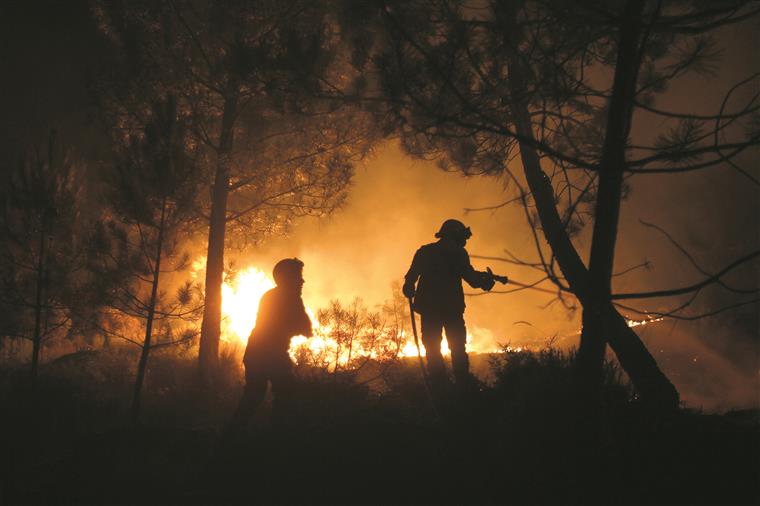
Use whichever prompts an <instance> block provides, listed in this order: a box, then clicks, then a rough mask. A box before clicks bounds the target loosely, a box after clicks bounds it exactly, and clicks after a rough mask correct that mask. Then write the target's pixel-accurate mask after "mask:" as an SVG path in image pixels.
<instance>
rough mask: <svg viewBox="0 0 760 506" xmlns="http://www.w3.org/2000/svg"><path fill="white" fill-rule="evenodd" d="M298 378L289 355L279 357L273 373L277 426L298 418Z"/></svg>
mask: <svg viewBox="0 0 760 506" xmlns="http://www.w3.org/2000/svg"><path fill="white" fill-rule="evenodd" d="M295 385H296V378H295V375H294V374H293V366H292V364H291V362H290V357H289V356H287V354H286V355H285V356H284V357H279V359H278V360H277V361H276V365H275V367H273V371H272V396H273V397H274V399H273V400H272V420H273V423H274V424H275V425H280V426H282V425H284V424H288V423H289V422H292V421H294V420H293V418H295V417H296V416H297V413H296V411H295V406H294V397H295Z"/></svg>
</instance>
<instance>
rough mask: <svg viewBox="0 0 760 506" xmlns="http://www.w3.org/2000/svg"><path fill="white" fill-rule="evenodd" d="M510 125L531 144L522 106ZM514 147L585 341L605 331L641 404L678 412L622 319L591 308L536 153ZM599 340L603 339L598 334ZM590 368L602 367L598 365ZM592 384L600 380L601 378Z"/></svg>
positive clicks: (520, 88) (519, 86) (516, 89)
mask: <svg viewBox="0 0 760 506" xmlns="http://www.w3.org/2000/svg"><path fill="white" fill-rule="evenodd" d="M512 60H513V61H512V62H510V64H509V83H510V87H511V89H512V92H513V96H515V97H520V96H524V90H525V89H526V84H525V79H524V72H523V70H522V68H521V66H520V60H519V57H518V56H517V55H515V56H514V57H513V58H512ZM512 119H513V121H514V123H515V128H516V130H517V134H518V135H519V136H520V137H522V138H524V139H533V138H534V135H533V129H532V126H531V122H530V115H529V112H528V104H527V102H526V101H525V100H515V101H513V108H512ZM519 146H520V157H521V158H522V165H523V171H524V173H525V178H526V181H527V182H528V187H529V188H530V191H531V194H532V196H533V199H534V201H535V203H536V209H537V211H538V215H539V219H540V220H541V225H542V230H543V233H544V237H545V238H546V241H547V242H548V243H549V246H550V247H551V248H552V251H553V253H554V255H555V257H556V259H557V262H558V264H559V267H560V270H561V271H562V274H563V275H564V276H565V278H566V279H567V281H568V284H569V285H570V288H571V289H572V290H573V292H574V293H575V296H576V297H577V298H578V300H579V301H580V303H581V305H582V306H583V311H584V312H583V321H584V331H585V332H586V334H587V336H588V333H589V331H594V332H595V330H594V329H595V328H605V329H606V331H607V333H606V334H603V337H604V338H606V340H607V342H609V343H610V345H611V346H612V349H613V350H614V351H615V353H616V354H617V356H618V359H619V360H620V364H621V366H622V367H623V369H624V370H625V372H626V373H627V374H628V376H629V377H630V379H631V382H632V383H633V385H634V387H635V388H636V389H637V390H638V392H639V394H640V395H641V396H642V398H646V399H651V400H653V401H654V400H659V401H661V402H662V403H663V405H665V406H667V407H668V408H672V407H677V406H678V392H677V391H676V389H675V387H674V386H673V384H672V383H671V382H670V381H669V380H668V379H667V378H666V377H665V375H664V374H663V373H662V371H660V369H659V367H658V366H657V363H656V361H655V360H654V358H653V357H652V356H651V355H650V354H649V352H648V351H647V349H646V347H645V346H644V344H643V343H642V342H641V340H640V339H639V337H638V336H637V335H636V333H635V332H634V331H633V330H631V329H630V328H629V327H628V325H627V323H626V321H625V319H624V318H623V317H622V316H621V315H620V314H619V313H618V312H617V310H616V309H615V308H614V307H613V306H612V304H611V302H607V303H606V304H598V303H597V304H594V301H593V297H592V295H591V293H590V292H591V290H590V279H589V277H590V276H589V272H588V271H587V269H586V266H585V265H584V263H583V261H582V260H581V258H580V256H579V255H578V252H577V250H576V249H575V246H574V245H573V244H572V241H571V240H570V237H569V236H568V234H567V232H566V230H565V228H564V226H563V224H562V219H561V218H560V216H559V213H558V212H557V208H556V205H555V200H554V190H553V188H552V185H551V181H550V180H549V178H548V176H547V175H546V173H544V171H543V169H542V168H541V164H540V158H539V156H538V153H537V152H536V150H535V148H534V147H533V145H532V144H531V143H529V142H519ZM602 319H605V320H606V321H607V325H605V324H604V322H602V321H601V320H602ZM600 335H602V334H601V332H600ZM602 343H604V340H602ZM587 349H588V348H587ZM599 349H600V347H597V348H596V352H597V353H599ZM601 352H602V355H601V356H602V358H603V352H604V347H601ZM593 363H595V364H597V363H601V362H599V361H598V360H597V361H594V362H593ZM597 379H598V380H601V376H598V377H597ZM597 385H598V384H597Z"/></svg>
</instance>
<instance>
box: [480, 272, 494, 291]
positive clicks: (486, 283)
mask: <svg viewBox="0 0 760 506" xmlns="http://www.w3.org/2000/svg"><path fill="white" fill-rule="evenodd" d="M495 284H496V281H495V280H494V279H493V275H492V274H491V273H490V272H483V273H482V281H481V288H482V289H483V290H485V291H486V292H490V291H491V288H493V285H495Z"/></svg>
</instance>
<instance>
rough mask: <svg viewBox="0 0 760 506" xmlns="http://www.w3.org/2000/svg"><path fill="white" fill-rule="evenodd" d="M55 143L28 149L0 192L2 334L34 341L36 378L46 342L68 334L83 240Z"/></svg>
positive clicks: (73, 190) (68, 165)
mask: <svg viewBox="0 0 760 506" xmlns="http://www.w3.org/2000/svg"><path fill="white" fill-rule="evenodd" d="M55 138H56V134H55V132H54V131H52V132H51V133H50V137H49V140H48V143H47V146H46V147H47V149H46V150H44V151H43V152H42V153H41V152H40V151H39V150H30V151H29V152H27V153H25V154H24V156H23V157H22V159H21V160H20V161H19V163H18V165H16V166H15V167H10V168H8V169H7V170H5V171H4V172H5V175H6V178H5V181H4V183H3V185H2V190H0V212H1V213H2V214H1V215H0V248H2V249H1V250H0V251H1V252H0V266H1V267H0V268H1V269H2V274H3V279H2V283H3V285H4V286H3V290H2V295H0V305H1V306H2V313H3V318H2V321H3V327H2V328H0V334H1V335H2V336H3V337H5V338H9V337H10V338H13V337H22V338H26V339H29V340H31V341H32V357H31V373H32V377H33V378H35V379H36V377H37V373H38V369H39V362H40V351H41V348H42V345H43V344H44V342H45V341H46V340H47V339H49V338H51V337H53V336H54V335H63V334H65V333H66V332H67V331H72V320H71V313H72V311H74V310H75V309H76V306H77V300H76V296H77V290H78V289H80V288H81V283H82V281H83V280H82V277H81V276H80V273H79V272H78V271H79V270H81V269H82V267H83V263H84V262H83V258H84V252H85V249H86V243H87V233H86V227H82V219H81V216H80V215H79V190H80V189H81V188H82V185H81V184H80V182H78V181H77V178H76V177H75V170H74V168H73V165H72V162H71V161H70V160H68V159H67V157H66V155H65V154H64V153H63V150H62V149H60V148H58V147H57V146H56V145H55Z"/></svg>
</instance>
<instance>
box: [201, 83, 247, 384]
mask: <svg viewBox="0 0 760 506" xmlns="http://www.w3.org/2000/svg"><path fill="white" fill-rule="evenodd" d="M237 104H238V90H237V86H230V89H229V91H228V94H227V97H225V101H224V112H223V115H222V128H221V132H220V135H219V151H218V153H217V164H216V175H215V177H214V188H213V190H212V195H211V218H210V223H209V232H208V253H207V256H206V296H205V301H204V307H203V323H202V325H201V339H200V351H199V356H198V360H199V366H200V371H201V376H202V377H207V376H208V374H209V373H210V371H211V370H212V369H213V368H214V367H215V366H216V363H217V359H218V355H219V336H220V333H221V325H222V282H223V280H224V234H225V229H226V226H227V197H228V194H229V185H230V159H231V156H232V145H233V140H234V139H233V138H234V131H233V126H234V124H235V116H236V114H237Z"/></svg>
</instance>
